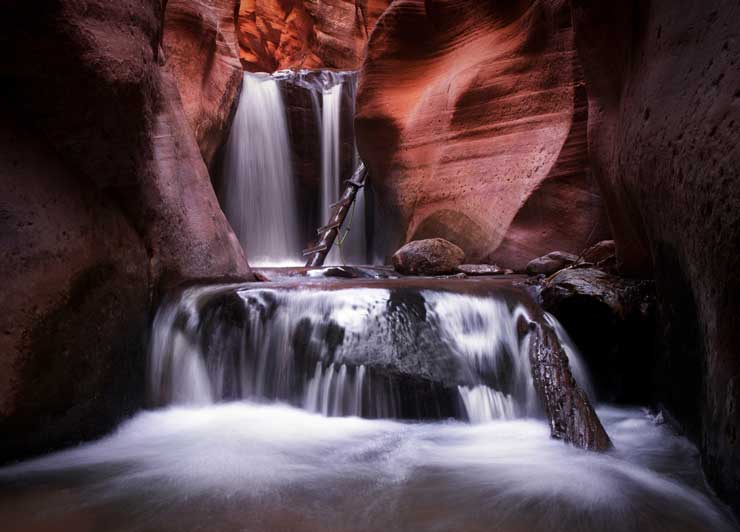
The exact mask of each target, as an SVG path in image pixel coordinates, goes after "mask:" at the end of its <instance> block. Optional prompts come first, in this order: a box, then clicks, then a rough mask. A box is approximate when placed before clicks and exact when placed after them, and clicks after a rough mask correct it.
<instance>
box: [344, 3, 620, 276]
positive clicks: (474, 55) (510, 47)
mask: <svg viewBox="0 0 740 532" xmlns="http://www.w3.org/2000/svg"><path fill="white" fill-rule="evenodd" d="M587 118H588V112H587V100H586V91H585V86H584V82H583V79H582V72H581V68H580V65H579V62H578V57H577V54H576V51H575V47H574V41H573V30H572V26H571V16H570V10H569V6H568V4H567V2H566V1H537V0H534V1H517V2H503V3H502V2H493V1H485V2H481V1H479V0H475V1H473V0H443V1H434V2H425V1H424V0H398V1H396V2H394V3H393V4H392V5H391V7H390V8H389V9H388V10H387V11H386V12H385V14H384V15H383V16H382V17H381V18H380V20H379V21H378V23H377V26H376V29H375V31H374V32H373V34H372V35H371V39H370V42H369V45H368V55H367V58H366V61H365V63H364V65H363V68H362V71H361V75H360V84H359V88H358V99H357V115H356V129H357V143H358V148H359V150H360V154H361V155H362V157H363V159H364V160H365V162H366V163H367V165H368V168H369V170H370V175H371V179H372V183H373V186H374V188H375V192H376V194H377V197H378V204H379V205H380V206H381V208H382V209H383V215H382V216H381V218H382V219H383V220H386V221H387V220H393V224H394V225H395V227H394V228H393V229H392V230H391V231H390V232H389V233H388V234H386V235H384V236H383V237H382V238H383V239H384V240H386V241H387V242H388V249H387V250H386V252H390V253H392V252H393V251H394V250H395V249H396V248H397V247H399V246H400V245H401V244H403V243H404V242H407V241H410V240H417V239H421V238H429V237H438V236H439V237H444V238H446V239H448V240H450V241H452V242H453V243H455V244H457V245H458V246H460V247H461V248H462V249H463V250H464V251H465V253H466V255H467V258H466V261H468V262H495V263H497V264H499V265H501V266H504V267H509V268H513V269H516V270H523V269H524V267H525V266H526V264H527V262H529V261H530V260H531V259H533V258H535V257H537V256H540V255H544V254H546V253H548V252H550V251H553V250H555V249H559V250H563V251H569V252H574V253H579V252H581V251H582V250H583V249H585V248H586V247H587V246H588V245H589V244H590V243H593V242H596V241H598V240H601V239H603V238H605V237H606V236H607V235H608V231H607V224H606V219H605V215H604V210H603V206H602V201H601V198H600V195H599V191H598V186H597V184H596V182H595V181H594V180H593V179H592V177H591V175H590V171H589V167H588V156H587V143H586V124H587Z"/></svg>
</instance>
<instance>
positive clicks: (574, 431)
mask: <svg viewBox="0 0 740 532" xmlns="http://www.w3.org/2000/svg"><path fill="white" fill-rule="evenodd" d="M529 329H530V335H529V336H530V344H529V361H530V365H531V368H532V379H533V380H534V387H535V390H536V391H537V394H538V395H539V398H540V401H541V402H542V406H543V408H544V410H545V415H546V416H547V418H548V420H549V422H550V432H551V434H552V437H553V438H557V439H560V440H563V441H565V442H566V443H570V444H572V445H575V446H576V447H580V448H583V449H588V450H591V451H606V450H608V449H610V448H612V443H611V440H610V439H609V435H608V434H607V433H606V430H604V427H603V425H602V424H601V421H600V420H599V417H598V416H597V415H596V412H595V411H594V409H593V406H591V402H590V401H589V399H588V397H587V396H586V393H585V392H584V391H583V390H582V389H581V388H580V386H578V383H576V381H575V379H574V378H573V374H572V373H571V371H570V366H569V365H568V357H567V355H566V354H565V351H564V350H563V347H562V346H561V345H560V340H559V339H558V336H557V334H556V333H555V331H554V330H553V329H552V328H551V327H550V326H549V325H547V324H546V323H544V322H543V321H540V322H536V321H532V322H529Z"/></svg>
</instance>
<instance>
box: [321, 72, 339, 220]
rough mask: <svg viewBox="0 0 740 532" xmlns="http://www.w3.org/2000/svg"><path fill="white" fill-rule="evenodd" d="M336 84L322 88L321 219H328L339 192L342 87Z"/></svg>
mask: <svg viewBox="0 0 740 532" xmlns="http://www.w3.org/2000/svg"><path fill="white" fill-rule="evenodd" d="M343 85H344V83H343V82H342V81H341V80H339V81H338V82H337V83H336V85H332V86H330V87H329V88H326V89H323V90H322V112H321V219H322V220H329V215H330V213H331V204H332V203H334V202H335V201H337V199H338V198H339V193H340V180H341V175H340V174H341V167H340V155H341V154H340V150H341V146H340V145H339V142H340V138H339V129H340V123H339V120H340V118H341V110H342V87H343Z"/></svg>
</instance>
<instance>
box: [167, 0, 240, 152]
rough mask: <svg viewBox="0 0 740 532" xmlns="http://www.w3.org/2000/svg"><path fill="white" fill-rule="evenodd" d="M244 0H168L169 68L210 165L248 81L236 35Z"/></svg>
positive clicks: (196, 136)
mask: <svg viewBox="0 0 740 532" xmlns="http://www.w3.org/2000/svg"><path fill="white" fill-rule="evenodd" d="M238 9H239V0H202V1H199V2H192V1H190V0H168V1H167V7H166V10H165V22H164V37H163V44H164V52H165V58H166V61H167V66H168V68H169V70H170V71H171V72H172V74H173V75H174V76H175V79H176V80H177V87H178V89H179V93H180V97H181V100H182V105H183V108H184V110H185V114H186V115H187V117H188V120H189V122H190V125H191V127H192V129H193V132H194V133H195V138H196V140H197V141H198V145H199V146H200V150H201V153H202V154H203V158H204V159H205V162H206V164H207V165H209V166H210V165H211V163H212V162H213V158H214V155H215V154H216V151H217V150H218V148H219V147H220V146H221V144H222V143H223V142H224V141H225V139H226V136H227V134H228V129H229V124H230V122H231V118H232V116H233V112H234V111H235V106H236V103H237V101H238V98H237V96H238V93H239V88H240V87H241V82H242V72H243V70H242V66H241V62H240V61H239V44H238V42H237V38H236V24H237V13H238Z"/></svg>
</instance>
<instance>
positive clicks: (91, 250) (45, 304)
mask: <svg viewBox="0 0 740 532" xmlns="http://www.w3.org/2000/svg"><path fill="white" fill-rule="evenodd" d="M3 14H4V21H5V22H6V24H7V27H6V32H5V33H4V34H3V35H2V43H0V44H2V46H4V47H5V49H6V50H9V51H10V53H9V54H5V55H3V58H2V60H1V61H2V64H0V73H1V74H0V76H1V77H0V82H1V83H2V85H3V87H5V88H6V89H7V93H6V96H7V97H6V100H5V105H4V109H5V110H4V111H2V114H3V116H2V121H0V123H2V124H3V127H2V129H0V154H2V155H1V156H0V220H1V223H2V226H1V228H2V230H1V231H0V248H1V249H2V250H3V256H2V258H1V259H0V276H2V278H3V279H4V281H5V292H4V295H5V297H4V299H3V303H4V305H3V313H2V317H0V330H2V331H3V334H2V335H1V336H0V433H1V434H2V435H3V437H2V439H0V461H5V460H8V459H12V458H14V457H17V456H22V455H28V454H30V453H35V452H38V451H41V450H44V449H48V448H50V447H56V446H59V445H62V444H65V443H72V442H77V441H79V440H81V439H85V438H90V437H93V436H95V435H98V434H100V432H102V431H104V430H107V429H108V428H109V427H111V426H112V425H113V423H115V421H116V420H117V419H118V418H120V416H122V415H125V414H126V413H127V412H130V411H132V409H134V408H135V407H136V406H137V404H138V402H139V401H141V400H142V397H143V396H142V394H141V393H140V392H141V390H140V388H141V386H142V384H141V383H142V382H143V380H142V377H143V366H144V346H145V342H146V331H147V326H148V320H149V312H150V310H151V308H152V305H153V304H156V299H157V298H158V292H159V291H160V290H162V289H163V288H164V287H166V286H169V285H171V284H174V283H178V282H181V281H182V280H185V279H192V278H199V277H213V276H235V275H236V276H240V277H250V272H249V268H248V266H247V263H246V260H245V258H244V255H243V252H242V251H241V247H240V246H239V244H238V242H237V240H236V238H235V237H234V235H233V233H232V231H231V229H230V227H229V226H228V224H227V222H226V220H225V218H224V216H223V214H222V212H221V210H220V209H219V207H218V203H217V201H216V197H215V194H214V193H213V190H212V187H211V184H210V181H209V176H208V171H207V169H206V166H205V164H204V162H203V158H202V157H201V154H200V151H199V149H198V144H197V142H196V139H195V136H194V135H193V133H192V131H191V128H190V124H189V123H188V119H187V116H186V114H185V112H184V111H183V106H182V104H181V101H180V95H179V92H178V88H177V86H176V84H175V78H174V77H173V76H172V75H171V74H170V72H169V70H168V66H167V65H166V64H165V57H164V55H163V54H162V53H161V42H160V41H161V36H162V29H163V20H164V13H163V11H162V7H161V5H160V3H159V2H147V1H144V0H137V1H134V2H127V3H120V2H106V1H103V0H90V1H86V2H78V1H72V0H57V1H54V2H50V3H49V5H46V6H45V7H44V9H43V10H39V9H38V6H34V5H29V4H28V2H25V1H22V0H11V1H10V2H9V3H6V5H5V6H4V13H3Z"/></svg>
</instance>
